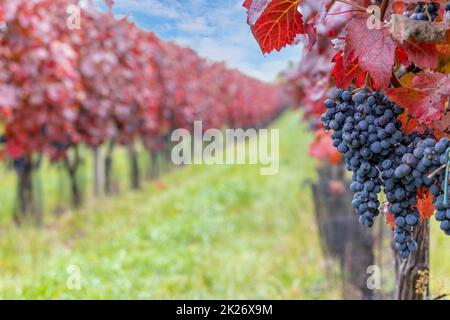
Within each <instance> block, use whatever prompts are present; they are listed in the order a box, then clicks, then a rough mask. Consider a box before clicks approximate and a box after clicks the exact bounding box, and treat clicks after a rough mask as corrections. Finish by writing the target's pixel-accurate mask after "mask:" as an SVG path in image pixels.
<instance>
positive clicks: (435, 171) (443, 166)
mask: <svg viewBox="0 0 450 320" xmlns="http://www.w3.org/2000/svg"><path fill="white" fill-rule="evenodd" d="M446 166H447V165H446V164H443V165H442V166H440V167H439V168H437V169H436V170H434V171H433V172H432V173H430V174H429V175H428V178H429V179H431V178H433V177H434V176H435V175H437V174H439V173H440V172H441V171H442V170H444V169H445V167H446Z"/></svg>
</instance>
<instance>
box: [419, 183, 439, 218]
mask: <svg viewBox="0 0 450 320" xmlns="http://www.w3.org/2000/svg"><path fill="white" fill-rule="evenodd" d="M417 210H419V213H420V217H421V219H422V220H426V219H429V218H430V217H431V216H433V214H434V210H435V208H434V204H433V196H432V195H431V194H430V192H429V191H428V190H427V189H423V188H421V189H419V190H418V191H417Z"/></svg>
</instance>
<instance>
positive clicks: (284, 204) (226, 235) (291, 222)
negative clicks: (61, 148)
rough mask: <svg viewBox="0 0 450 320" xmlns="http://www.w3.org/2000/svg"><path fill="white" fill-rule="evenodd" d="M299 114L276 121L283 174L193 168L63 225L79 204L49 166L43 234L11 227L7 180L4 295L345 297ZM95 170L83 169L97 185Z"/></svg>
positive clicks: (435, 258) (440, 257)
mask: <svg viewBox="0 0 450 320" xmlns="http://www.w3.org/2000/svg"><path fill="white" fill-rule="evenodd" d="M298 116H299V115H298V114H293V113H288V114H286V115H284V116H283V117H282V118H281V119H280V120H278V121H277V122H276V123H275V124H274V128H280V129H281V132H280V140H281V141H280V142H281V145H280V156H281V160H280V171H279V174H278V175H276V176H261V175H260V174H259V167H258V166H250V165H245V166H203V165H198V166H186V167H183V168H179V169H176V170H173V171H172V172H170V173H168V174H166V175H164V176H163V178H162V180H161V181H160V182H157V183H149V184H146V185H145V186H144V188H143V190H142V191H140V192H130V191H123V192H122V193H120V195H117V196H114V197H111V198H103V199H97V200H94V199H87V200H88V201H87V204H86V205H85V206H84V207H83V208H82V209H81V210H79V211H77V212H68V213H66V214H65V215H63V216H62V217H60V218H55V217H52V215H51V214H50V213H51V212H52V210H53V208H54V207H55V206H57V205H60V204H61V202H63V203H64V201H67V195H66V194H65V193H64V192H63V191H61V186H62V185H64V183H61V179H62V178H61V172H59V173H58V171H57V170H56V169H55V168H53V167H50V166H49V165H46V166H45V168H44V170H43V173H42V174H41V184H40V185H41V188H42V193H43V196H44V199H45V200H44V205H45V209H46V212H47V216H46V217H45V218H46V219H45V221H46V224H45V226H44V227H43V228H42V229H35V228H32V227H21V228H17V227H15V226H14V225H13V224H12V223H11V222H10V220H11V219H10V214H11V210H12V208H13V207H12V205H11V204H12V203H13V200H14V197H13V196H12V195H11V194H13V192H12V187H11V186H13V185H14V184H13V183H14V178H13V177H12V176H11V174H10V173H7V172H5V173H4V179H3V180H2V181H1V182H0V201H1V203H2V205H3V206H2V212H1V213H0V216H1V219H0V221H2V224H1V225H2V227H0V298H19V299H22V298H33V299H36V298H44V299H76V298H84V299H89V298H93V299H100V298H108V299H113V298H116V299H134V298H143V299H173V298H179V299H201V298H210V299H260V298H261V299H305V298H309V299H338V298H340V285H339V284H338V283H337V282H336V272H335V271H333V270H334V269H333V268H332V271H331V273H330V272H329V271H328V272H327V271H326V269H325V266H326V262H325V261H324V258H323V256H322V252H321V249H320V246H319V239H318V235H317V230H316V226H315V222H314V221H315V220H314V216H313V204H312V201H311V193H310V190H309V187H308V186H307V184H303V182H304V181H305V180H307V179H313V178H314V161H313V160H311V159H310V158H309V157H308V152H307V149H308V143H309V141H310V140H311V138H312V137H311V134H310V133H309V132H308V130H307V126H306V125H302V124H299V122H298ZM117 152H118V154H117V155H116V157H115V158H116V163H115V171H116V177H117V178H118V179H119V180H121V181H122V184H123V185H122V188H123V189H126V188H125V187H126V186H125V185H126V184H127V182H126V180H125V181H123V180H124V179H126V172H127V165H126V157H125V155H120V152H122V151H117ZM90 166H91V165H90V163H86V164H85V167H84V171H83V172H84V174H83V178H84V180H85V184H86V185H87V182H88V181H89V180H90V174H89V172H90V170H89V168H90ZM64 199H66V200H64ZM433 234H436V232H433ZM438 234H439V236H438V237H433V251H432V252H433V255H432V266H433V267H432V276H433V278H432V281H433V283H432V284H433V287H434V288H436V291H439V292H445V289H446V288H447V291H450V290H448V288H450V287H449V284H448V281H447V284H445V281H444V280H445V279H446V277H447V275H448V274H449V273H450V259H449V257H450V253H449V250H448V248H449V245H450V242H449V239H445V238H444V237H443V236H441V234H442V232H438ZM387 250H389V249H387ZM73 265H74V266H77V267H78V268H79V270H80V272H81V290H70V289H69V288H68V286H67V281H68V279H70V278H69V277H70V274H69V272H68V268H70V266H73ZM435 279H436V280H435ZM442 281H444V284H443V285H442V287H440V285H441V283H442Z"/></svg>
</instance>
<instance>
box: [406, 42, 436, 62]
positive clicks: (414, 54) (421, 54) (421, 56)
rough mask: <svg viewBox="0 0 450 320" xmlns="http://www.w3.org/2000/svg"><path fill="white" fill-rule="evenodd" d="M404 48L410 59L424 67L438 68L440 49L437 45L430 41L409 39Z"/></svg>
mask: <svg viewBox="0 0 450 320" xmlns="http://www.w3.org/2000/svg"><path fill="white" fill-rule="evenodd" d="M404 48H405V50H406V52H407V53H408V60H409V61H411V62H413V63H414V64H415V65H416V66H418V67H420V68H422V69H436V68H437V66H438V51H437V50H436V45H435V44H433V43H428V42H420V43H419V42H415V41H412V40H410V41H407V42H405V44H404Z"/></svg>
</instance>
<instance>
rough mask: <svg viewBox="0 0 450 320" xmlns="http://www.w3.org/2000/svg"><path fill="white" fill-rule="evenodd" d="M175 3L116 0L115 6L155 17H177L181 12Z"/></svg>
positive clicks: (156, 0)
mask: <svg viewBox="0 0 450 320" xmlns="http://www.w3.org/2000/svg"><path fill="white" fill-rule="evenodd" d="M174 4H176V2H174ZM174 4H170V3H166V2H164V1H158V0H116V2H115V4H114V8H115V9H117V10H121V11H125V12H133V11H135V12H141V13H145V14H147V15H149V16H154V17H162V18H168V19H176V18H179V17H180V13H179V10H178V9H177V7H176V6H175V5H174Z"/></svg>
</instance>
